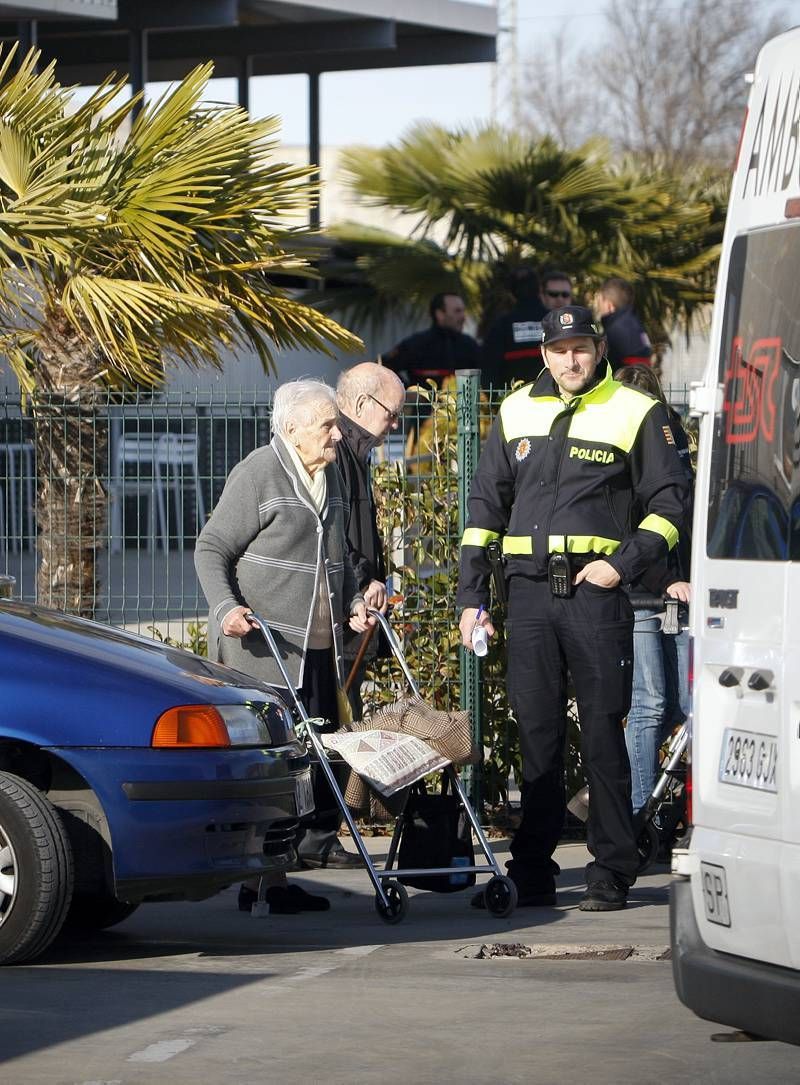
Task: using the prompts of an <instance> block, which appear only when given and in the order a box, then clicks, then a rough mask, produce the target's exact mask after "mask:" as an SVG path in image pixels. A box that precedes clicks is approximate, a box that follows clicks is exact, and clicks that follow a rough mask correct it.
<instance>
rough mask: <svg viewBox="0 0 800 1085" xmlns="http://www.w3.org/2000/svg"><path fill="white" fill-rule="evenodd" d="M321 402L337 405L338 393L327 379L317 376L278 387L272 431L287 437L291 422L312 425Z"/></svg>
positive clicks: (288, 382) (273, 404) (273, 411)
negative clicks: (320, 378) (327, 382)
mask: <svg viewBox="0 0 800 1085" xmlns="http://www.w3.org/2000/svg"><path fill="white" fill-rule="evenodd" d="M321 404H325V405H327V404H331V405H332V406H334V407H336V393H335V392H334V390H333V388H331V386H330V385H329V384H326V383H325V381H323V380H319V379H317V378H315V377H303V378H301V379H300V380H295V381H287V383H286V384H282V385H281V386H280V388H278V389H277V391H276V392H275V399H274V400H273V401H272V432H273V433H277V434H278V436H279V437H285V436H286V431H287V428H288V426H289V423H290V422H294V423H296V424H299V425H301V426H307V425H310V423H311V422H313V420H314V418H315V416H316V414H317V413H318V408H319V406H320V405H321ZM337 410H338V407H337Z"/></svg>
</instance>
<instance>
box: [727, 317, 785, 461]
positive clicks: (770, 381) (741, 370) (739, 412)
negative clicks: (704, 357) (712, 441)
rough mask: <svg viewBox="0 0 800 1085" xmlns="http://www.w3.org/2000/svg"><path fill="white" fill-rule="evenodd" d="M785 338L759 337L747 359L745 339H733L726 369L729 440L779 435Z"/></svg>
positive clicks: (742, 441)
mask: <svg viewBox="0 0 800 1085" xmlns="http://www.w3.org/2000/svg"><path fill="white" fill-rule="evenodd" d="M782 353H783V352H782V349H781V340H780V338H778V337H776V336H773V337H771V338H768V339H756V340H755V342H754V343H753V345H752V346H751V348H750V351H749V353H748V355H747V359H746V360H745V355H744V348H743V340H742V337H741V336H740V335H737V336H736V338H735V339H734V340H733V347H732V349H731V360H730V365H729V367H728V369H726V371H725V399H724V403H723V409H724V411H725V443H726V444H729V445H738V444H750V442H751V441H754V440H755V439H756V437H757V436H758V434H759V431H760V432H761V435H762V437H763V438H764V440H766V441H772V439H773V437H774V435H775V416H776V414H777V407H776V404H775V381H776V379H777V377H778V374H779V372H780V365H781V356H782Z"/></svg>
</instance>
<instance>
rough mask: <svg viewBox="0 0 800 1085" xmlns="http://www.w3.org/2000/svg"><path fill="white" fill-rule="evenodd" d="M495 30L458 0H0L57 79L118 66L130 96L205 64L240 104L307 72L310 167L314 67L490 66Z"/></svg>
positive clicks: (485, 9) (9, 36)
mask: <svg viewBox="0 0 800 1085" xmlns="http://www.w3.org/2000/svg"><path fill="white" fill-rule="evenodd" d="M67 15H70V16H79V15H91V16H92V17H91V18H83V19H80V20H78V19H74V18H73V19H71V20H69V21H67V20H66V19H65V16H67ZM496 34H497V9H496V8H495V7H494V6H489V5H486V4H478V3H468V2H464V0H312V2H311V3H300V2H298V0H14V2H12V3H3V0H0V39H5V40H6V41H8V40H20V41H21V44H22V45H23V47H27V46H29V45H31V44H33V43H35V44H37V45H38V46H39V48H40V49H41V50H42V60H43V62H44V63H48V62H49V61H51V60H55V61H56V62H57V64H58V77H59V80H60V81H61V82H62V83H65V84H70V83H84V84H96V83H99V82H100V81H101V80H102V79H104V78H105V77H106V76H107V75H108V74H109V73H111V72H117V73H119V74H123V73H127V74H128V75H129V77H130V83H131V85H132V87H133V90H134V91H138V90H141V89H142V88H143V87H144V86H145V85H146V84H147V83H149V82H160V81H171V80H174V79H180V78H181V77H182V76H184V75H185V74H186V73H187V72H188V71H190V70H191V69H192V68H193V67H195V66H196V65H197V64H198V63H199V62H201V61H205V60H213V61H214V66H215V68H214V74H215V76H218V77H234V78H236V79H238V83H239V102H240V104H241V105H242V106H243V107H244V108H249V81H250V77H251V76H254V75H287V74H294V73H306V74H307V75H308V81H309V96H308V97H309V101H308V114H309V160H310V162H311V163H313V164H316V163H318V162H319V157H320V155H319V152H320V136H319V117H320V102H319V93H320V89H319V77H320V74H321V73H323V72H337V71H352V70H359V69H375V68H405V67H416V66H418V65H430V64H470V63H482V62H487V61H494V60H495V56H496V51H495V38H496ZM312 223H314V224H318V212H317V211H316V210H315V211H314V212H312Z"/></svg>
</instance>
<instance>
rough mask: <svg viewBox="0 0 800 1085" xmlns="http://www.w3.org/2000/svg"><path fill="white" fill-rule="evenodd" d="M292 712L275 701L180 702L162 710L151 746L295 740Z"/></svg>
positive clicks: (268, 744)
mask: <svg viewBox="0 0 800 1085" xmlns="http://www.w3.org/2000/svg"><path fill="white" fill-rule="evenodd" d="M295 740H296V739H295V734H294V731H293V729H292V721H291V716H290V715H289V713H288V712H287V711H285V710H283V709H279V708H277V706H274V705H272V704H266V703H261V702H258V703H256V702H248V703H246V704H226V705H205V704H190V705H177V706H176V707H175V708H168V709H167V711H166V712H163V713H162V714H161V715H160V716H159V717H158V720H157V722H156V725H155V727H154V728H153V738H152V740H151V745H152V746H157V747H159V748H160V749H170V748H171V749H178V748H184V747H192V746H193V747H206V748H208V747H212V748H214V747H225V746H274V745H285V744H286V743H287V742H294V741H295Z"/></svg>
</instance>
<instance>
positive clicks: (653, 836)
mask: <svg viewBox="0 0 800 1085" xmlns="http://www.w3.org/2000/svg"><path fill="white" fill-rule="evenodd" d="M660 845H661V840H660V838H659V835H658V829H657V828H656V827H655V825H654V824H653V823H652V821H646V822H645V823H644V825H643V826H642V829H641V832H640V833H639V835H638V837H637V838H636V849H637V851H638V852H639V866H638V867H637V873H639V874H644V872H645V871H646V870H647V869H648V868H649V867H651V866H652V865H653V863H654V862H655V861H656V857H657V856H658V849H659V847H660Z"/></svg>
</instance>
